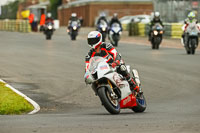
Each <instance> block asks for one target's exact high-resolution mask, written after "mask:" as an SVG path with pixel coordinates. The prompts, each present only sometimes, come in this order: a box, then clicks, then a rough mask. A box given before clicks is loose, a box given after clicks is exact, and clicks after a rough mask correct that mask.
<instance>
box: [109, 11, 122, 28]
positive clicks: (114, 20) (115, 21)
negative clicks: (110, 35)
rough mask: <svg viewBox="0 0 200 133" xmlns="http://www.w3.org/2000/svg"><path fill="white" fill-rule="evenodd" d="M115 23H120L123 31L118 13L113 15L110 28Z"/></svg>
mask: <svg viewBox="0 0 200 133" xmlns="http://www.w3.org/2000/svg"><path fill="white" fill-rule="evenodd" d="M113 23H118V24H119V25H120V27H121V29H122V24H121V22H120V21H119V19H118V14H117V13H114V14H113V17H112V19H111V21H110V24H109V26H110V27H111V26H112V24H113Z"/></svg>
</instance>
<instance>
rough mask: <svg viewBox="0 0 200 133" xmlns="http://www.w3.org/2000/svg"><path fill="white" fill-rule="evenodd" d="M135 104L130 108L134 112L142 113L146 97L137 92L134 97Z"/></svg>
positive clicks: (144, 108)
mask: <svg viewBox="0 0 200 133" xmlns="http://www.w3.org/2000/svg"><path fill="white" fill-rule="evenodd" d="M136 102H137V106H135V107H133V108H132V110H133V111H134V112H136V113H142V112H144V111H145V110H146V106H147V104H146V99H145V97H144V95H143V94H138V96H137V97H136Z"/></svg>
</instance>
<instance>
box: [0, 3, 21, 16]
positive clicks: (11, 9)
mask: <svg viewBox="0 0 200 133" xmlns="http://www.w3.org/2000/svg"><path fill="white" fill-rule="evenodd" d="M18 4H19V1H18V0H16V1H13V2H9V3H8V4H7V5H4V6H2V7H1V15H0V19H16V18H17V10H18Z"/></svg>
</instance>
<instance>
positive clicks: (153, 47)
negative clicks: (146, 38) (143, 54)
mask: <svg viewBox="0 0 200 133" xmlns="http://www.w3.org/2000/svg"><path fill="white" fill-rule="evenodd" d="M151 48H152V49H155V48H156V47H155V42H154V38H153V37H152V38H151Z"/></svg>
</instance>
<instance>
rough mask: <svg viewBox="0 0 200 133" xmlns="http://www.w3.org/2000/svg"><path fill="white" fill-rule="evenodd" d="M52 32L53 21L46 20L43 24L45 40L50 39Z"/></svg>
mask: <svg viewBox="0 0 200 133" xmlns="http://www.w3.org/2000/svg"><path fill="white" fill-rule="evenodd" d="M53 32H54V27H53V23H52V22H48V23H47V24H45V26H44V34H45V35H46V39H47V40H51V37H52V35H53Z"/></svg>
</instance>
